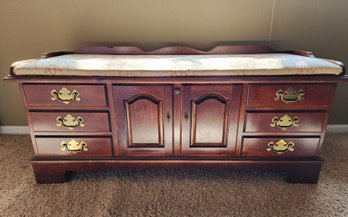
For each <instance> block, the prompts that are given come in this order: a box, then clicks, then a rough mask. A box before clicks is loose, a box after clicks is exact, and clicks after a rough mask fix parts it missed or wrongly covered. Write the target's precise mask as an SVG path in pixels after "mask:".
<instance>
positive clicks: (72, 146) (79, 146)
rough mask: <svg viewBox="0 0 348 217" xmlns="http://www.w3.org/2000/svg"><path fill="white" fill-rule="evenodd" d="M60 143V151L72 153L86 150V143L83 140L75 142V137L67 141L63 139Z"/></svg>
mask: <svg viewBox="0 0 348 217" xmlns="http://www.w3.org/2000/svg"><path fill="white" fill-rule="evenodd" d="M60 145H61V146H62V147H61V150H62V151H70V152H71V153H73V154H77V153H79V152H81V151H88V148H87V143H85V142H84V141H81V142H77V141H76V140H75V139H72V140H70V142H68V143H66V142H65V141H63V142H62V143H60Z"/></svg>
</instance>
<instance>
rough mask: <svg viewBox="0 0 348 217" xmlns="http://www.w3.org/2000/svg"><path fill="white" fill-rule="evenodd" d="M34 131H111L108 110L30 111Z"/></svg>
mask: <svg viewBox="0 0 348 217" xmlns="http://www.w3.org/2000/svg"><path fill="white" fill-rule="evenodd" d="M29 117H30V121H31V124H32V126H33V130H34V131H41V132H54V131H57V132H84V131H97V132H109V131H110V126H109V114H108V113H107V112H93V113H92V112H29Z"/></svg>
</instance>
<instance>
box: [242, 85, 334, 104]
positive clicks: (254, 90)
mask: <svg viewBox="0 0 348 217" xmlns="http://www.w3.org/2000/svg"><path fill="white" fill-rule="evenodd" d="M335 89H336V84H274V85H273V84H265V85H263V84H262V85H261V84H252V85H250V86H249V97H248V106H264V107H286V108H292V107H296V106H299V107H301V106H302V107H305V106H329V105H330V104H331V101H332V99H333V96H334V92H335Z"/></svg>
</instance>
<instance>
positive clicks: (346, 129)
mask: <svg viewBox="0 0 348 217" xmlns="http://www.w3.org/2000/svg"><path fill="white" fill-rule="evenodd" d="M326 132H328V133H348V124H329V125H328V126H327V129H326ZM0 134H29V127H28V126H0Z"/></svg>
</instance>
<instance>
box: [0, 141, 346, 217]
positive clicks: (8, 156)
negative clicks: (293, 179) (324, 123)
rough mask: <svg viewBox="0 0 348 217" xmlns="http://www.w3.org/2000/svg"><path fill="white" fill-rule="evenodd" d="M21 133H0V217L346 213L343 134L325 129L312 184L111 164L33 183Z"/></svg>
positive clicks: (240, 174) (267, 176) (260, 176)
mask: <svg viewBox="0 0 348 217" xmlns="http://www.w3.org/2000/svg"><path fill="white" fill-rule="evenodd" d="M31 155H32V148H31V144H30V138H29V136H26V135H24V136H14V135H0V216H1V217H2V216H11V217H12V216H30V217H32V216H33V217H37V216H84V217H87V216H93V217H97V216H130V217H135V216H161V217H162V216H209V217H214V216H236V217H242V216H248V217H251V216H267V217H269V216H276V217H281V216H291V217H296V216H301V217H305V216H310V217H316V216H325V217H327V216H345V217H347V216H348V157H347V155H348V134H329V135H327V137H326V139H325V144H324V148H323V154H322V157H323V158H324V159H325V164H324V167H323V170H322V172H321V176H320V181H319V184H318V185H307V184H287V183H286V182H284V181H283V179H282V177H281V176H279V175H275V174H260V173H258V174H257V173H254V172H250V171H249V172H247V171H245V172H244V171H243V172H233V171H229V170H218V171H214V170H202V169H200V170H179V169H178V170H165V169H163V170H162V169H161V170H144V171H141V170H118V171H117V170H115V171H108V172H103V173H99V174H95V175H77V176H75V177H74V178H73V179H72V180H71V181H70V182H68V183H64V184H50V185H37V184H35V181H34V177H33V174H32V168H31V165H30V158H31Z"/></svg>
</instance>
